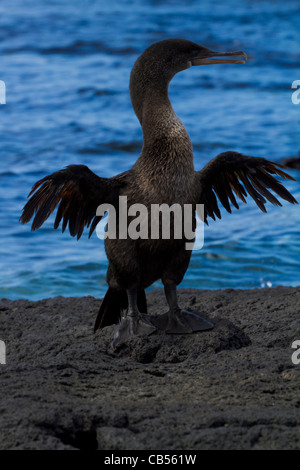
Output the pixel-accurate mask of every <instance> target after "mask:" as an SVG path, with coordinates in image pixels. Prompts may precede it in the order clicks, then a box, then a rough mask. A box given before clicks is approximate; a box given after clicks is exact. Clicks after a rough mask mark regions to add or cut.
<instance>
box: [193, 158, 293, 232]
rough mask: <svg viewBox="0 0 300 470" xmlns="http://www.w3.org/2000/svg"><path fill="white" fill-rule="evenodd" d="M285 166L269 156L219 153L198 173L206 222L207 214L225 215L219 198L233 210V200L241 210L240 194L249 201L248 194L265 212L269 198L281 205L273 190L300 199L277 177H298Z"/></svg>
mask: <svg viewBox="0 0 300 470" xmlns="http://www.w3.org/2000/svg"><path fill="white" fill-rule="evenodd" d="M281 168H285V167H284V166H283V165H280V164H279V163H274V162H270V161H268V160H266V159H265V158H259V157H257V158H256V157H247V156H245V155H242V154H240V153H237V152H224V153H221V154H220V155H218V156H217V157H216V158H214V159H213V160H211V161H210V162H209V163H208V164H207V165H206V166H205V167H204V168H203V170H201V171H199V172H197V178H198V185H199V187H200V196H199V200H198V202H199V203H201V204H204V221H205V222H206V223H207V217H211V218H212V219H214V220H215V216H217V217H218V218H221V213H220V209H219V206H218V199H219V201H220V202H221V204H222V205H223V207H224V208H225V209H226V210H227V212H230V213H231V207H230V202H231V203H232V205H233V206H234V207H236V209H238V208H239V206H238V203H237V201H236V197H238V198H239V199H241V200H242V201H243V202H246V197H247V195H248V194H249V195H250V196H251V197H252V199H253V200H254V201H255V203H256V204H257V206H258V207H259V208H260V209H261V210H262V211H263V212H267V211H266V208H265V204H266V202H267V201H269V202H271V203H272V204H274V205H277V206H281V203H280V202H279V201H278V199H277V198H276V197H275V196H274V195H273V194H272V193H271V192H270V191H269V190H272V191H273V192H274V193H275V194H277V195H278V196H280V197H281V198H282V199H285V200H286V201H288V202H290V203H291V204H297V201H296V199H295V198H294V197H293V196H292V195H291V194H290V193H289V191H288V190H287V189H286V188H285V187H284V186H283V185H282V184H280V183H279V182H278V181H277V179H276V178H275V177H274V176H273V175H276V176H280V177H281V178H283V179H287V180H294V178H292V177H291V176H290V175H288V174H287V173H285V172H284V171H283V170H282V169H281Z"/></svg>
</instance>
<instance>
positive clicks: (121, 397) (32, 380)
mask: <svg viewBox="0 0 300 470" xmlns="http://www.w3.org/2000/svg"><path fill="white" fill-rule="evenodd" d="M147 300H148V307H149V313H151V314H153V315H157V314H160V313H164V312H166V310H167V307H166V303H165V299H164V295H163V291H161V290H157V291H152V292H150V293H148V294H147ZM179 300H180V305H181V306H182V308H185V309H186V310H191V311H193V312H195V313H198V314H199V315H201V316H203V317H204V318H206V319H208V320H210V321H212V322H213V323H214V325H215V328H214V329H213V330H210V331H204V332H200V333H194V334H191V335H166V334H165V333H162V332H158V333H154V334H153V335H151V336H149V337H139V338H134V339H132V340H131V341H130V342H129V343H128V344H126V345H125V346H122V347H121V348H119V349H118V350H117V351H112V349H111V347H110V343H111V340H112V335H113V332H114V329H115V327H114V326H111V327H107V328H105V329H103V330H102V331H100V332H97V333H96V334H95V335H94V334H93V323H94V320H95V317H96V315H97V312H98V309H99V306H100V302H101V301H100V300H99V299H95V298H93V297H84V298H63V297H56V298H52V299H45V300H41V301H39V302H30V301H27V300H17V301H9V300H6V299H2V300H1V301H0V317H1V322H0V324H1V326H0V339H1V340H2V341H5V344H6V364H1V365H0V380H1V392H0V393H1V401H0V420H1V426H0V435H1V439H0V442H1V444H0V446H1V449H87V450H95V449H106V450H127V449H128V450H130V449H149V450H155V449H157V450H166V449H173V450H193V449H299V447H300V393H299V391H300V365H294V364H293V362H292V360H291V356H292V354H293V352H294V351H295V350H294V349H292V347H291V346H292V343H293V342H294V341H295V340H297V339H299V340H300V302H299V301H300V288H291V287H276V288H271V289H254V290H232V289H227V290H216V291H204V290H195V289H187V290H179Z"/></svg>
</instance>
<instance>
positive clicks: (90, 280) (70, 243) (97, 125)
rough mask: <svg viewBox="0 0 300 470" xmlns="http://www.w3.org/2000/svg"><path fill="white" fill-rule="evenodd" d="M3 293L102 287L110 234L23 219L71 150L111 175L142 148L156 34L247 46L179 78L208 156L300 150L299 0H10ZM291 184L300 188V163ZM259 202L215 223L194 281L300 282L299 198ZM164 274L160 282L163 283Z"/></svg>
mask: <svg viewBox="0 0 300 470" xmlns="http://www.w3.org/2000/svg"><path fill="white" fill-rule="evenodd" d="M0 18H1V20H0V21H1V28H0V54H1V69H0V80H3V81H4V82H5V84H6V104H5V105H0V152H1V159H0V176H1V185H0V236H1V245H0V252H1V255H0V256H1V258H0V296H1V297H7V298H10V299H16V298H21V297H25V298H29V299H32V300H36V299H41V298H45V297H50V296H56V295H64V296H81V295H95V296H97V297H101V296H103V294H104V293H105V290H106V283H105V274H106V269H107V260H106V255H105V252H104V246H103V242H102V241H100V240H99V239H98V238H97V236H96V234H94V235H93V237H92V238H91V239H90V240H88V236H87V233H84V234H83V236H82V238H81V239H80V240H79V241H77V240H76V239H73V238H71V237H70V236H69V235H68V234H67V233H64V234H62V233H61V232H60V229H59V230H58V231H54V230H53V228H52V227H53V220H54V218H53V216H52V217H51V218H50V219H49V220H48V221H47V222H46V223H45V224H44V225H43V227H42V228H41V229H40V230H38V231H37V232H34V233H31V232H30V226H29V225H25V226H22V225H20V224H19V223H18V219H19V217H20V213H21V209H22V207H23V205H24V203H25V202H26V196H27V194H28V192H29V190H30V188H31V186H32V185H33V184H34V182H35V181H37V180H38V179H40V178H42V177H44V176H45V175H47V174H49V173H51V172H53V171H56V170H59V169H61V168H63V167H65V166H66V165H69V164H85V165H87V166H89V167H90V168H91V170H93V171H94V172H96V173H97V174H98V175H101V176H105V177H109V176H112V175H114V174H116V173H119V172H122V171H125V170H126V169H128V168H130V167H131V165H132V164H133V163H134V162H135V160H136V158H137V157H138V154H139V152H140V150H141V146H142V133H141V129H140V126H139V123H138V120H137V118H136V117H135V115H134V113H133V110H132V108H131V103H130V98H129V93H128V83H129V74H130V70H131V68H132V66H133V64H134V62H135V60H136V58H137V57H138V55H139V54H140V53H141V52H142V51H143V50H144V49H145V48H146V47H147V46H149V45H150V44H151V43H153V42H156V41H159V40H162V39H166V38H170V37H181V38H186V39H190V40H192V41H195V42H197V43H199V44H202V45H205V46H207V47H210V48H211V49H214V50H244V51H245V52H247V54H248V57H249V60H248V63H247V64H246V65H244V66H234V65H225V66H223V65H215V66H206V67H194V68H192V69H189V70H186V71H184V72H182V73H180V74H178V75H177V76H176V77H175V78H174V80H173V81H172V83H171V86H170V97H171V101H172V104H173V106H174V109H175V110H176V112H177V114H178V115H179V117H180V118H181V120H182V121H183V123H184V124H185V126H186V128H187V130H188V132H189V134H190V137H191V140H192V142H193V145H194V152H195V166H196V168H197V169H200V168H201V167H202V166H203V165H204V164H206V163H207V162H208V161H209V160H210V159H211V158H213V157H214V156H216V155H217V154H218V153H220V152H223V151H226V150H229V149H232V150H236V151H240V152H243V153H245V154H246V155H252V156H261V157H266V158H269V159H270V160H274V161H280V160H281V159H282V158H285V157H289V156H295V155H297V153H298V151H299V150H300V133H299V120H300V114H299V113H300V105H298V106H297V105H294V104H293V103H292V101H291V95H292V90H291V84H292V82H293V81H294V80H297V79H300V66H299V64H300V60H299V59H300V50H299V30H300V13H299V0H286V1H285V2H282V1H279V0H278V1H276V0H269V1H268V0H259V1H258V0H249V1H248V0H228V1H226V2H224V1H222V0H215V1H206V2H203V1H199V0H197V1H196V0H189V1H179V0H178V1H177V0H169V1H159V0H119V1H115V0H112V1H110V2H106V1H102V0H98V1H94V0H85V1H84V2H76V1H74V0H64V2H61V1H58V0H48V1H47V2H39V1H38V0H27V1H26V2H23V0H2V1H1V4H0ZM289 172H290V174H292V175H293V176H294V178H295V179H296V180H297V181H295V182H288V183H287V184H286V186H287V188H288V189H289V190H290V191H291V192H292V193H293V195H294V196H295V197H296V198H297V199H298V200H300V184H299V181H300V172H297V171H296V170H290V171H289ZM268 209H269V211H268V214H263V213H261V212H260V211H259V210H258V209H257V207H256V206H255V204H254V203H248V204H247V205H242V207H241V209H240V210H239V211H236V210H234V211H233V214H232V215H229V214H227V213H225V210H223V219H222V220H221V221H217V222H213V221H212V223H211V224H210V226H209V227H208V228H206V229H205V244H204V248H203V249H202V250H201V251H197V252H194V253H193V255H192V260H191V264H190V267H189V269H188V271H187V273H186V276H185V279H184V282H183V283H182V284H181V286H182V287H198V288H209V289H215V288H227V287H234V288H253V287H261V286H274V285H292V286H296V285H299V284H300V275H299V274H300V235H299V226H300V224H299V222H300V215H299V214H300V210H299V206H292V205H289V204H288V203H285V202H283V207H282V208H278V207H273V206H271V205H270V204H268ZM157 285H158V284H157Z"/></svg>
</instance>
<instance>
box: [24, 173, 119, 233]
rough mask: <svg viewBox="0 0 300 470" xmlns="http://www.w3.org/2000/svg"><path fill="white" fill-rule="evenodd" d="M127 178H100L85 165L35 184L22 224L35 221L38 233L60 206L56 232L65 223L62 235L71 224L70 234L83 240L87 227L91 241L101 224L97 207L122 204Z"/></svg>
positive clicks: (55, 225) (25, 207)
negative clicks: (31, 220) (121, 191)
mask: <svg viewBox="0 0 300 470" xmlns="http://www.w3.org/2000/svg"><path fill="white" fill-rule="evenodd" d="M123 175H125V173H123V174H121V175H118V176H116V177H114V178H100V177H99V176H97V175H95V173H93V172H92V171H91V170H90V169H89V168H88V167H87V166H85V165H70V166H68V167H67V168H65V169H63V170H60V171H56V172H55V173H52V174H51V175H48V176H46V177H45V178H43V179H41V180H39V181H37V183H35V184H34V186H33V187H32V190H31V192H30V193H29V195H28V197H30V199H29V201H28V202H27V203H26V204H25V206H24V208H23V213H22V215H21V217H20V222H21V223H22V224H25V223H27V222H29V220H30V219H31V218H32V217H34V219H33V222H32V226H31V231H34V230H37V229H38V228H39V227H41V225H42V224H43V223H44V222H45V220H47V219H48V217H49V216H50V214H52V212H53V211H54V210H55V208H56V207H57V206H58V210H57V214H56V219H55V222H54V228H55V229H57V228H58V226H59V224H60V222H61V221H62V231H63V232H64V231H65V229H66V227H67V225H68V224H69V231H70V234H71V235H72V237H75V236H77V239H79V238H80V237H81V235H82V232H83V230H84V227H89V226H90V231H89V237H90V236H91V235H92V233H93V231H94V230H95V228H96V225H97V224H98V222H99V221H100V220H101V216H97V215H96V211H97V207H98V206H99V205H100V204H103V203H109V204H113V205H114V204H115V203H117V202H118V197H119V190H120V188H121V187H123V186H124V185H125V184H126V178H124V177H123Z"/></svg>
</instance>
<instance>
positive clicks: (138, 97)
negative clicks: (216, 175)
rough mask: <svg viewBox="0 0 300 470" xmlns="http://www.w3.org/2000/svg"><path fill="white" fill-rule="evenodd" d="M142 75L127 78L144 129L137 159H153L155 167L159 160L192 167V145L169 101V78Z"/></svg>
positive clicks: (136, 111)
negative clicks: (140, 150) (151, 77)
mask: <svg viewBox="0 0 300 470" xmlns="http://www.w3.org/2000/svg"><path fill="white" fill-rule="evenodd" d="M142 78H143V80H141V76H140V75H138V74H135V75H134V76H133V77H131V81H130V94H131V101H132V105H133V108H134V111H135V113H136V115H137V117H138V119H139V121H140V123H141V126H142V129H143V139H144V145H143V151H142V153H141V156H140V159H139V160H143V161H144V160H145V159H147V160H152V161H153V160H154V163H155V164H156V165H158V166H159V162H162V163H163V164H164V166H165V165H166V164H167V162H169V163H170V165H174V163H176V165H175V166H176V168H178V165H180V163H181V164H182V165H184V166H185V167H188V168H189V169H190V170H193V169H194V166H193V149H192V144H191V141H190V138H189V135H188V133H187V131H186V129H185V127H184V125H183V124H182V122H181V120H180V119H179V117H178V116H177V114H176V113H175V111H174V109H173V107H172V105H171V102H170V100H169V96H168V87H169V80H166V79H165V80H164V79H163V77H161V79H160V80H151V79H150V78H149V76H147V77H142ZM149 163H150V161H149Z"/></svg>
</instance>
